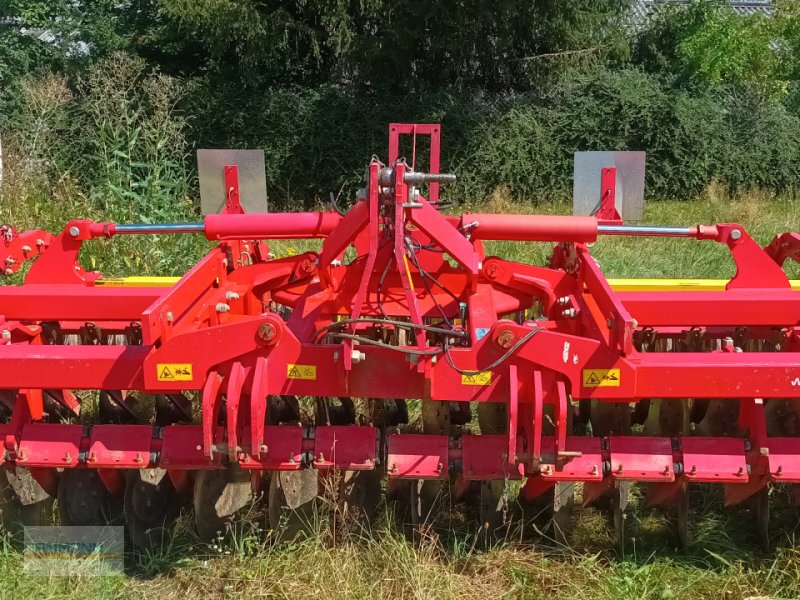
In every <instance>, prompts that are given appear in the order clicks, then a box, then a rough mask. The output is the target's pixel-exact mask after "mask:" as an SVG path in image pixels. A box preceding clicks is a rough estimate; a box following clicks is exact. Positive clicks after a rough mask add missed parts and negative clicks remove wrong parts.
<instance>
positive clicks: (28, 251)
mask: <svg viewBox="0 0 800 600" xmlns="http://www.w3.org/2000/svg"><path fill="white" fill-rule="evenodd" d="M30 252H31V247H30V246H23V247H22V253H23V254H30Z"/></svg>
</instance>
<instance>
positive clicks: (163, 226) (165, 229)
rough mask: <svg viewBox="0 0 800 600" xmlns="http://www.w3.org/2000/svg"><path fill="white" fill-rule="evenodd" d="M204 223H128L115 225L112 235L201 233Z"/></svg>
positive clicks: (203, 229)
mask: <svg viewBox="0 0 800 600" xmlns="http://www.w3.org/2000/svg"><path fill="white" fill-rule="evenodd" d="M205 227H206V226H205V223H129V224H125V225H116V226H115V227H114V233H116V234H117V235H125V234H137V233H138V234H157V233H203V232H204V231H205Z"/></svg>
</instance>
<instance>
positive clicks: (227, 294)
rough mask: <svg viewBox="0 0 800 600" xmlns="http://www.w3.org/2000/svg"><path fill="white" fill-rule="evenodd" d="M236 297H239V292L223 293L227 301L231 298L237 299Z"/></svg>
mask: <svg viewBox="0 0 800 600" xmlns="http://www.w3.org/2000/svg"><path fill="white" fill-rule="evenodd" d="M238 299H239V294H237V293H236V292H226V294H225V300H227V301H228V302H230V301H231V300H238Z"/></svg>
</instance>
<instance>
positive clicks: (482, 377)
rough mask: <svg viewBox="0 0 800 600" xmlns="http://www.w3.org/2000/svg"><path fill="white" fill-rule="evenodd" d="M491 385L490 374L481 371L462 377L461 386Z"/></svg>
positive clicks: (489, 372)
mask: <svg viewBox="0 0 800 600" xmlns="http://www.w3.org/2000/svg"><path fill="white" fill-rule="evenodd" d="M490 383H492V372H491V371H481V372H480V373H474V374H472V375H462V376H461V385H489V384H490Z"/></svg>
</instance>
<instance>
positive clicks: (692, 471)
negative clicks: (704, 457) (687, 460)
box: [689, 465, 697, 476]
mask: <svg viewBox="0 0 800 600" xmlns="http://www.w3.org/2000/svg"><path fill="white" fill-rule="evenodd" d="M689 475H692V476H694V475H697V465H692V468H691V469H690V470H689Z"/></svg>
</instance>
